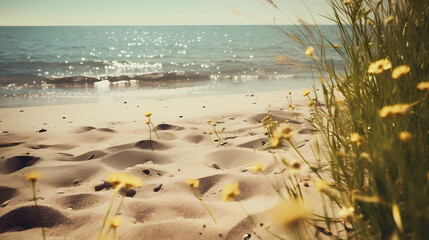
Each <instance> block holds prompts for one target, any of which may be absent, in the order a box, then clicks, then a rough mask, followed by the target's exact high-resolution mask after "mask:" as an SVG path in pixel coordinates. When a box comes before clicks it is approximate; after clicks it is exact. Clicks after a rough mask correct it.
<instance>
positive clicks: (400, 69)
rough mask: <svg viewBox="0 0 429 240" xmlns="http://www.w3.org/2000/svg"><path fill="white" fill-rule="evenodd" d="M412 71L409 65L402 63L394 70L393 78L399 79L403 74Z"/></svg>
mask: <svg viewBox="0 0 429 240" xmlns="http://www.w3.org/2000/svg"><path fill="white" fill-rule="evenodd" d="M409 72H410V67H409V66H407V65H401V66H399V67H396V68H395V69H394V70H393V72H392V78H394V79H398V78H400V77H402V76H404V75H405V74H407V73H409Z"/></svg>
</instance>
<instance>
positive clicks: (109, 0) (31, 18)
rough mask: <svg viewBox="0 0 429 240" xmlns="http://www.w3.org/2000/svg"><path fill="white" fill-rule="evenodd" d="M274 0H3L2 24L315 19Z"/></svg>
mask: <svg viewBox="0 0 429 240" xmlns="http://www.w3.org/2000/svg"><path fill="white" fill-rule="evenodd" d="M304 1H305V2H306V3H307V6H309V8H310V11H311V12H312V14H313V16H314V18H315V20H316V22H317V23H318V24H330V22H329V20H326V19H325V17H322V16H321V15H323V16H328V15H329V12H330V7H329V6H328V5H327V3H326V1H324V0H304ZM274 2H275V3H277V4H278V6H279V8H280V9H281V10H282V13H280V12H279V11H277V10H276V9H274V8H273V7H270V6H269V4H267V3H266V1H264V0H0V26H58V25H59V26H64V25H66V26H67V25H244V24H273V23H274V20H273V18H275V22H276V23H277V24H291V23H292V22H291V21H290V20H289V19H291V20H293V21H296V20H297V18H300V19H304V20H305V21H306V22H307V23H314V21H313V20H312V17H311V15H310V14H309V13H308V11H307V9H306V8H305V6H304V5H303V4H302V2H301V0H277V1H276V0H274ZM237 11H238V12H240V13H242V14H237ZM244 15H245V16H244Z"/></svg>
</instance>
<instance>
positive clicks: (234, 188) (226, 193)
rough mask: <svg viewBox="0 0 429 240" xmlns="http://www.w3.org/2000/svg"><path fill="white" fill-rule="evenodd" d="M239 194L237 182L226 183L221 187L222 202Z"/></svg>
mask: <svg viewBox="0 0 429 240" xmlns="http://www.w3.org/2000/svg"><path fill="white" fill-rule="evenodd" d="M239 194H240V188H239V187H238V182H235V183H232V184H226V185H225V187H224V188H223V195H222V202H229V201H231V200H232V199H234V198H235V197H236V196H238V195H239Z"/></svg>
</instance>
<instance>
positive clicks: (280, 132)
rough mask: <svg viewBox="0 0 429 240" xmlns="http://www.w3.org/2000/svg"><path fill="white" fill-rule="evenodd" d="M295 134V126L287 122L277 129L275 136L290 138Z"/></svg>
mask: <svg viewBox="0 0 429 240" xmlns="http://www.w3.org/2000/svg"><path fill="white" fill-rule="evenodd" d="M294 134H295V130H294V129H293V127H292V126H291V125H289V124H287V123H283V124H281V125H280V126H279V127H278V128H277V129H276V131H275V132H274V136H277V137H278V138H280V139H285V140H289V139H290V138H291V137H292V136H293V135H294Z"/></svg>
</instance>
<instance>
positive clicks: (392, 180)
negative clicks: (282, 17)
mask: <svg viewBox="0 0 429 240" xmlns="http://www.w3.org/2000/svg"><path fill="white" fill-rule="evenodd" d="M267 3H269V4H270V5H272V6H273V7H274V8H276V9H279V8H278V7H277V5H276V3H275V1H267ZM303 3H304V2H303ZM328 3H329V4H330V6H331V7H332V16H329V17H328V18H329V19H330V20H332V21H333V22H334V23H335V24H336V25H337V27H338V30H339V33H340V35H339V39H338V41H339V42H334V41H333V40H332V39H327V38H325V37H324V36H323V35H322V34H321V31H320V29H319V28H318V27H317V25H316V26H309V25H307V24H305V23H303V22H302V21H301V25H300V26H298V25H297V30H298V32H299V33H298V34H291V33H287V32H285V34H287V35H288V36H289V37H291V38H292V39H293V40H295V41H296V42H298V43H300V44H301V45H302V48H303V50H302V51H303V56H304V55H306V56H304V57H306V58H307V62H308V66H309V67H310V68H311V69H312V71H313V72H314V75H315V76H316V75H317V76H319V77H320V81H319V79H317V80H318V84H317V85H315V86H314V89H313V91H312V92H311V93H308V94H307V95H309V94H310V95H314V97H315V98H312V100H313V101H312V102H313V103H314V104H311V105H310V106H311V107H312V117H311V119H309V122H310V123H311V125H312V126H313V127H314V128H316V129H317V130H319V134H318V136H316V139H320V141H319V144H317V145H316V146H315V147H314V148H315V152H316V153H318V154H315V156H316V161H315V162H314V163H308V164H309V165H310V166H309V167H310V169H312V170H313V171H314V172H315V173H316V174H315V176H316V175H317V178H320V179H318V180H315V181H314V184H315V185H316V187H317V188H318V189H319V190H320V192H321V194H322V196H323V199H329V201H327V202H326V204H325V210H324V213H325V214H324V215H323V216H319V217H315V218H314V219H316V218H319V220H322V221H324V224H325V227H326V228H327V230H324V231H322V232H323V233H325V234H326V235H334V236H336V237H339V238H342V239H346V238H347V239H349V238H350V239H427V237H428V236H429V228H428V226H429V200H428V199H429V102H428V101H429V100H428V97H427V96H428V94H429V92H428V89H429V86H428V85H429V1H427V0H379V1H373V0H328ZM304 5H305V3H304ZM279 29H280V28H279ZM332 50H335V52H336V53H338V54H339V55H340V56H341V57H342V59H343V60H344V62H345V65H346V67H345V68H344V69H337V66H335V65H334V64H333V61H332V60H331V58H330V56H329V55H328V54H327V52H332ZM304 53H305V54H304ZM317 88H319V89H321V90H322V93H323V94H321V93H319V92H318V91H317V90H316V89H317ZM323 161H327V163H328V167H324V168H322V167H321V165H320V163H321V162H323ZM322 176H323V179H321V178H322ZM322 181H323V183H324V184H323V186H322V185H321V184H320V183H322ZM331 210H332V211H331ZM316 223H317V224H320V222H317V221H313V225H316ZM316 229H320V228H317V227H316Z"/></svg>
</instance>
